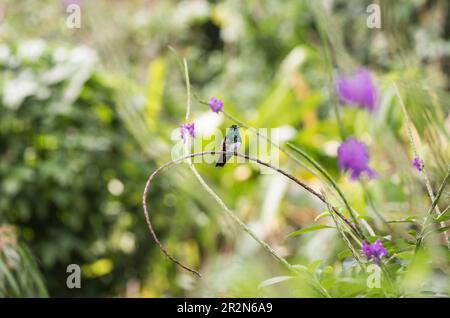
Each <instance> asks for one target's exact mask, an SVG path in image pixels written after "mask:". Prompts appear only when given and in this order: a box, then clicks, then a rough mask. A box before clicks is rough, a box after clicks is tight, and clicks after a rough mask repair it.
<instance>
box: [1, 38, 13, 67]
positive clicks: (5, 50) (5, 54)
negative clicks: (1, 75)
mask: <svg viewBox="0 0 450 318" xmlns="http://www.w3.org/2000/svg"><path fill="white" fill-rule="evenodd" d="M10 56H11V50H10V48H9V46H8V45H6V44H4V43H0V63H2V64H6V63H7V62H8V60H9V58H10Z"/></svg>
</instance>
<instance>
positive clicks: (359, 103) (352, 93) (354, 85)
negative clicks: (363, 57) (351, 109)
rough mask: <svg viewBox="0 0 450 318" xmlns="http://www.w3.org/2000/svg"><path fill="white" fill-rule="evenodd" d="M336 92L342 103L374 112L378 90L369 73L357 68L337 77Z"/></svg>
mask: <svg viewBox="0 0 450 318" xmlns="http://www.w3.org/2000/svg"><path fill="white" fill-rule="evenodd" d="M335 85H336V91H337V94H338V96H339V99H340V101H341V102H342V103H345V104H350V105H353V106H356V107H360V108H366V109H367V110H369V111H374V110H375V109H376V107H377V103H378V90H377V87H376V86H375V83H374V81H373V79H372V76H371V74H370V72H369V71H368V70H367V69H365V68H359V69H357V70H356V71H354V72H353V73H352V74H349V75H338V76H337V78H336V83H335Z"/></svg>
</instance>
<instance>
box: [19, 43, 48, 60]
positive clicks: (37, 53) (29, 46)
mask: <svg viewBox="0 0 450 318" xmlns="http://www.w3.org/2000/svg"><path fill="white" fill-rule="evenodd" d="M46 47H47V44H46V43H45V41H44V40H42V39H33V40H29V41H26V42H24V43H22V44H21V45H20V46H19V49H18V53H17V55H18V57H19V58H20V59H21V60H22V61H30V62H35V61H37V60H38V59H39V58H40V57H41V56H42V54H43V53H44V51H45V48H46Z"/></svg>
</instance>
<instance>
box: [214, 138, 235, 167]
mask: <svg viewBox="0 0 450 318" xmlns="http://www.w3.org/2000/svg"><path fill="white" fill-rule="evenodd" d="M222 151H223V153H221V154H220V155H219V160H218V161H217V162H216V167H223V166H224V165H225V163H226V162H227V160H228V159H230V157H231V156H229V155H228V154H227V136H225V138H223V142H222Z"/></svg>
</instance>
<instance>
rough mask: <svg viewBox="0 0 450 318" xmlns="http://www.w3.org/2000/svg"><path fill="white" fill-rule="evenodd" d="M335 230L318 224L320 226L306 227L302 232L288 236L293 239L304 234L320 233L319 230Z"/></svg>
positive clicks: (332, 227)
mask: <svg viewBox="0 0 450 318" xmlns="http://www.w3.org/2000/svg"><path fill="white" fill-rule="evenodd" d="M334 228H335V227H334V226H329V225H323V224H318V225H313V226H310V227H306V228H303V229H301V230H298V231H295V232H292V233H291V234H289V235H288V237H293V236H297V235H300V234H303V233H308V232H313V231H318V230H322V229H334Z"/></svg>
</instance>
